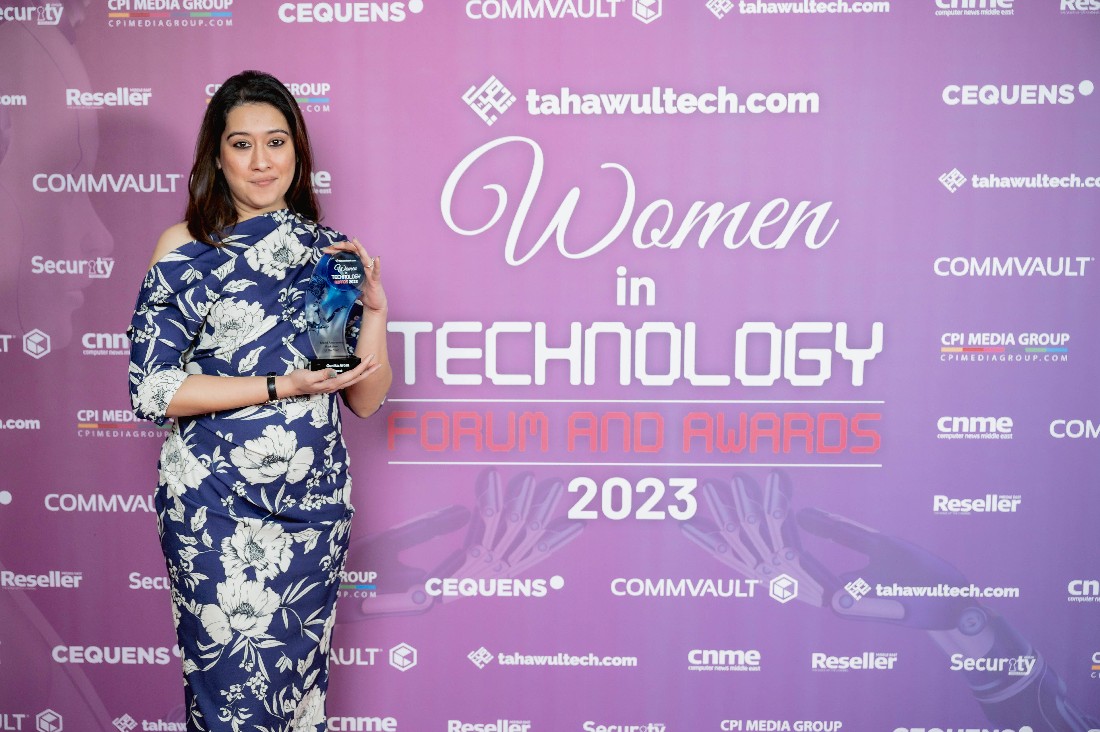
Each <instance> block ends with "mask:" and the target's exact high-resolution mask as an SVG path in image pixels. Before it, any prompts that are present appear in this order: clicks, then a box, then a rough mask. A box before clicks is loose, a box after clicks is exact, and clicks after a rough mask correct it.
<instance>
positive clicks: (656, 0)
mask: <svg viewBox="0 0 1100 732" xmlns="http://www.w3.org/2000/svg"><path fill="white" fill-rule="evenodd" d="M630 12H631V14H632V15H633V16H634V18H635V20H640V21H642V22H643V23H645V24H646V25H649V24H650V23H652V22H653V21H655V20H657V18H660V17H661V0H634V2H633V3H631V8H630Z"/></svg>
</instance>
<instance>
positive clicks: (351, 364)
mask: <svg viewBox="0 0 1100 732" xmlns="http://www.w3.org/2000/svg"><path fill="white" fill-rule="evenodd" d="M361 360H362V359H360V358H359V357H358V356H350V355H349V356H345V357H344V358H312V359H310V361H309V370H310V371H324V370H325V369H332V370H333V371H335V372H336V373H338V374H342V373H344V372H345V371H351V370H352V369H353V368H355V367H356V366H358V365H359V362H360V361H361Z"/></svg>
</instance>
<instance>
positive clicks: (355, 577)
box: [340, 569, 378, 597]
mask: <svg viewBox="0 0 1100 732" xmlns="http://www.w3.org/2000/svg"><path fill="white" fill-rule="evenodd" d="M377 582H378V573H377V572H371V571H368V570H350V569H349V570H344V571H343V572H341V573H340V597H349V596H350V597H374V596H375V595H376V591H377V590H378V584H377Z"/></svg>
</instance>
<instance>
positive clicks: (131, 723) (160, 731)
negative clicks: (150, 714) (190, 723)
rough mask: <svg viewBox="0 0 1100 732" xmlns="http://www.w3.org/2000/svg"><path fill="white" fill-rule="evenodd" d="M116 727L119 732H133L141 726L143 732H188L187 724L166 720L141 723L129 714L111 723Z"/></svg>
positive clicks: (149, 720) (146, 720) (148, 720)
mask: <svg viewBox="0 0 1100 732" xmlns="http://www.w3.org/2000/svg"><path fill="white" fill-rule="evenodd" d="M111 724H113V725H114V726H115V729H117V730H118V732H133V730H135V729H137V728H138V727H139V726H140V727H141V730H142V732H186V730H187V723H186V722H169V721H167V720H164V719H143V720H141V722H140V723H139V722H138V721H137V720H136V719H134V718H133V717H131V716H130V715H129V714H123V715H122V716H121V717H118V718H117V719H115V720H113V721H112V722H111Z"/></svg>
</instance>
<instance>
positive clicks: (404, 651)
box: [390, 643, 417, 671]
mask: <svg viewBox="0 0 1100 732" xmlns="http://www.w3.org/2000/svg"><path fill="white" fill-rule="evenodd" d="M416 658H417V657H416V649H415V648H413V647H412V646H410V645H409V644H408V643H401V644H398V645H396V646H394V647H393V648H391V649H390V665H391V666H393V667H394V668H395V669H397V670H398V671H408V670H409V669H411V668H412V667H413V666H415V665H416Z"/></svg>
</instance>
